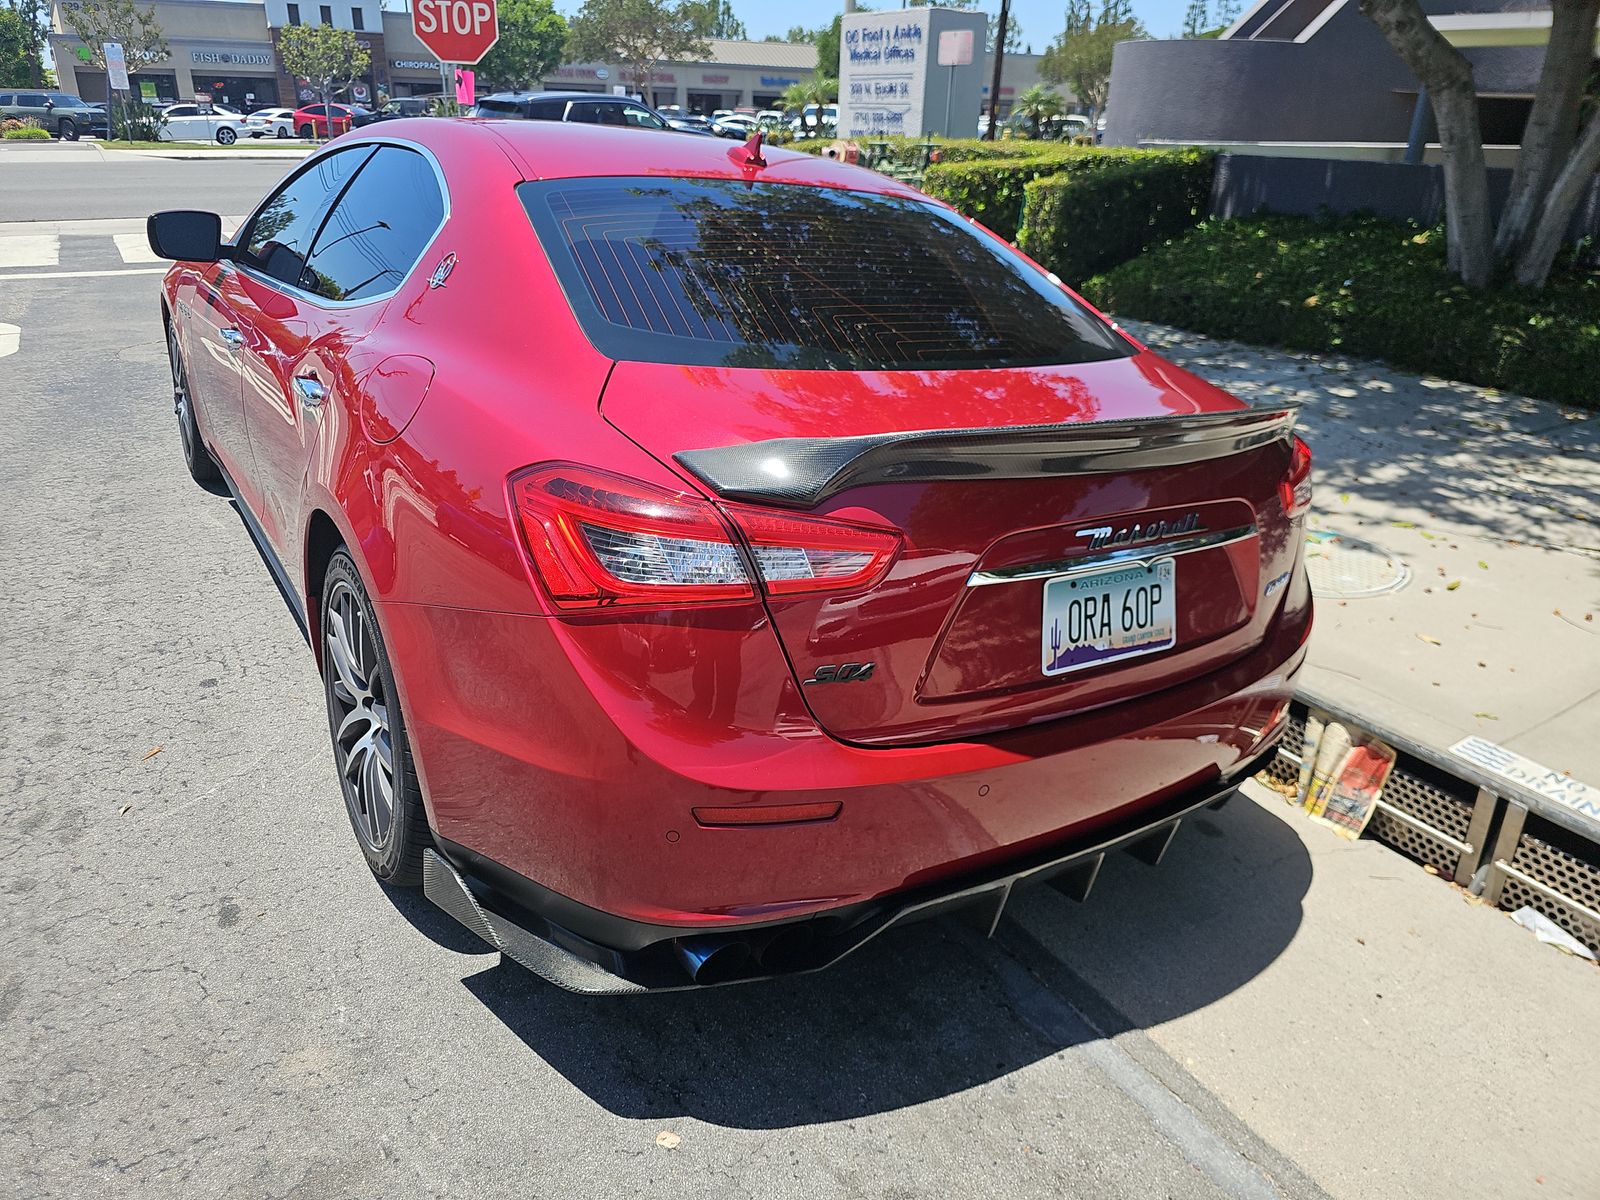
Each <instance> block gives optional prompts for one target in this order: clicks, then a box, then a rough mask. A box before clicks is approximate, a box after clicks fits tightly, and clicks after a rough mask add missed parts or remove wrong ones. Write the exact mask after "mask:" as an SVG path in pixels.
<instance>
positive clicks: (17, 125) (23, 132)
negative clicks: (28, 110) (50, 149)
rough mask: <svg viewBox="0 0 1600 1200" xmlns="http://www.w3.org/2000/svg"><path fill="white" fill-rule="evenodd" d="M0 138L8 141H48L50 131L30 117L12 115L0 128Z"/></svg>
mask: <svg viewBox="0 0 1600 1200" xmlns="http://www.w3.org/2000/svg"><path fill="white" fill-rule="evenodd" d="M0 138H4V139H5V140H6V141H8V142H48V141H49V140H50V131H49V130H48V129H46V128H45V127H44V126H43V125H41V124H39V122H37V121H35V120H34V119H33V118H32V117H23V118H22V119H21V120H18V119H16V118H15V117H13V118H11V119H10V120H7V121H6V122H5V124H4V126H3V128H0Z"/></svg>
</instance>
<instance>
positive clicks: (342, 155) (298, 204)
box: [239, 146, 372, 291]
mask: <svg viewBox="0 0 1600 1200" xmlns="http://www.w3.org/2000/svg"><path fill="white" fill-rule="evenodd" d="M371 154H372V147H370V146H352V147H351V148H350V149H348V150H341V151H339V152H337V153H335V154H330V155H328V156H327V157H325V158H319V159H318V160H317V161H316V162H314V163H312V164H311V166H310V167H309V168H307V169H306V170H304V171H302V172H300V174H298V175H296V176H295V177H294V178H293V179H291V180H289V182H288V183H286V184H284V185H283V187H281V188H279V189H278V191H277V192H276V193H275V194H274V195H273V196H272V198H271V199H269V200H268V201H267V202H266V203H265V204H263V205H262V206H261V209H260V211H259V212H257V213H256V215H255V217H254V218H253V219H252V220H251V222H250V228H249V229H248V230H247V231H246V232H245V233H244V234H243V235H242V236H241V237H240V239H239V244H240V245H241V246H242V247H243V250H242V252H241V254H240V257H241V259H242V260H243V262H244V264H245V265H246V266H248V267H252V268H254V269H255V270H257V271H260V272H261V273H262V274H263V275H266V276H268V277H269V278H272V279H276V280H278V281H279V282H280V283H287V284H289V285H291V286H293V287H297V288H300V289H301V290H303V291H313V290H315V289H314V287H313V286H312V284H313V281H312V280H310V278H309V276H307V274H306V258H307V257H308V256H309V255H310V252H311V243H312V241H313V239H315V237H316V236H317V228H318V226H319V225H321V223H322V218H323V215H324V214H325V213H326V212H327V211H328V207H329V205H331V204H332V203H333V202H334V200H336V199H337V198H338V195H339V192H340V190H341V189H342V188H343V187H344V186H345V184H347V183H348V182H349V181H350V177H351V176H352V175H353V174H355V171H356V168H358V167H359V166H360V165H361V164H362V163H363V162H365V161H366V160H367V158H369V157H370V156H371Z"/></svg>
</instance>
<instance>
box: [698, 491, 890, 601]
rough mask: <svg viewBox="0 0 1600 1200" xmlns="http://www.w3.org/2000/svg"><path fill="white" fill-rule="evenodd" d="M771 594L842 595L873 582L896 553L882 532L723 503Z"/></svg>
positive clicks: (884, 532) (883, 531) (836, 522)
mask: <svg viewBox="0 0 1600 1200" xmlns="http://www.w3.org/2000/svg"><path fill="white" fill-rule="evenodd" d="M723 511H724V512H725V513H727V514H728V516H729V517H731V518H732V519H733V523H734V524H735V525H737V526H738V528H739V532H740V533H741V534H743V535H744V540H745V542H746V544H747V545H748V546H749V547H750V554H751V557H752V558H754V559H755V561H756V569H757V570H758V571H760V572H761V582H762V584H763V585H765V587H766V589H767V591H768V592H770V593H771V594H772V595H774V596H787V595H792V594H794V593H795V592H833V591H847V590H852V589H855V588H861V587H866V586H867V585H869V584H872V583H876V582H877V581H878V580H879V579H880V578H882V576H883V572H884V571H885V570H887V569H888V566H889V564H890V562H892V561H893V560H894V556H895V553H896V552H897V551H898V550H899V549H900V535H899V534H896V533H892V532H890V531H888V530H886V529H869V528H867V527H866V526H864V525H846V524H844V523H842V522H839V521H821V520H818V519H817V518H815V517H798V516H793V515H791V514H789V513H786V512H777V511H774V510H772V509H766V508H751V507H749V506H748V505H744V504H726V505H723Z"/></svg>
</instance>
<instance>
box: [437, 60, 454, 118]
mask: <svg viewBox="0 0 1600 1200" xmlns="http://www.w3.org/2000/svg"><path fill="white" fill-rule="evenodd" d="M439 86H440V87H442V88H443V89H444V97H443V98H442V99H441V100H440V102H439V103H440V105H441V107H443V106H445V105H451V104H454V103H455V101H456V73H455V72H454V71H453V70H451V69H450V64H449V63H447V62H440V63H439Z"/></svg>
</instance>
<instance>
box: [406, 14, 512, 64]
mask: <svg viewBox="0 0 1600 1200" xmlns="http://www.w3.org/2000/svg"><path fill="white" fill-rule="evenodd" d="M411 31H412V32H413V33H415V34H416V35H417V40H418V41H419V42H421V43H422V44H423V45H424V46H426V47H427V48H428V49H429V50H431V51H433V53H434V54H435V56H437V57H438V59H439V61H440V62H446V63H457V64H459V65H461V66H471V65H472V64H473V63H475V62H477V61H478V60H479V59H480V58H482V57H483V56H484V55H485V54H487V53H489V48H490V47H491V46H493V45H494V44H495V42H497V41H499V40H500V17H499V14H498V13H497V12H496V11H495V0H413V2H412V5H411Z"/></svg>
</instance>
